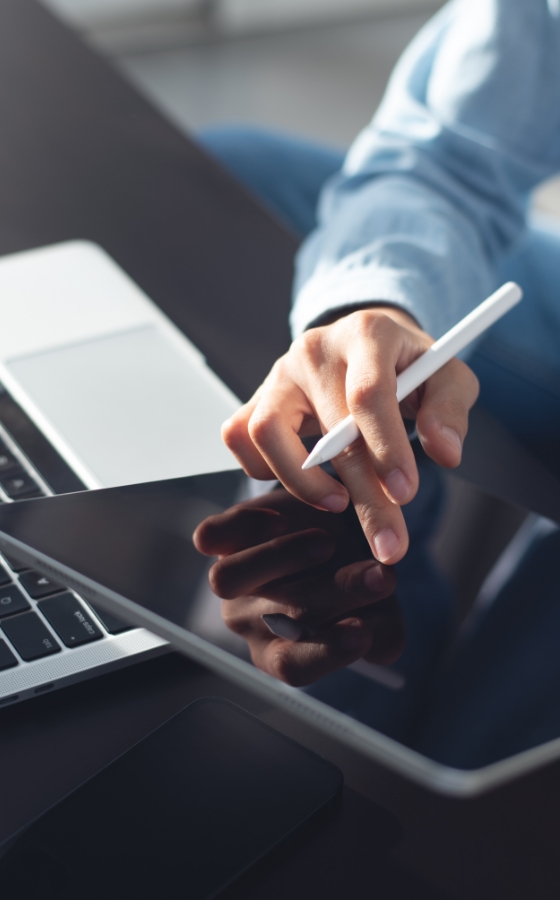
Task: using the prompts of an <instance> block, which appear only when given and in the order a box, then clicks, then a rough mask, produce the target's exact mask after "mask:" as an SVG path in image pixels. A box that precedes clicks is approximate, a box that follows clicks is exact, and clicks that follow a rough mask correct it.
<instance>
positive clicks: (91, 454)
mask: <svg viewBox="0 0 560 900" xmlns="http://www.w3.org/2000/svg"><path fill="white" fill-rule="evenodd" d="M7 367H8V369H9V370H10V372H11V373H12V375H13V376H14V377H15V378H16V379H17V381H18V382H19V384H20V385H21V387H22V388H23V389H24V390H25V392H26V394H27V395H28V396H29V398H30V399H31V400H32V401H33V402H34V404H35V406H36V407H37V408H38V409H39V410H40V411H41V412H42V413H43V415H44V416H45V417H46V418H47V419H48V421H49V422H50V424H51V425H52V426H53V427H54V429H55V430H56V431H57V432H58V434H59V435H60V437H61V438H62V440H63V441H64V443H65V444H66V445H67V446H68V447H69V448H70V449H71V450H73V451H74V453H75V454H76V455H77V456H78V457H79V458H80V460H81V461H82V462H83V463H84V464H85V465H86V466H87V468H88V469H89V470H90V472H91V473H92V474H93V475H94V476H95V478H96V479H97V481H98V482H99V484H100V485H101V486H104V487H113V486H117V485H122V484H134V483H137V482H142V481H157V480H159V479H164V478H177V477H181V476H183V475H195V474H198V473H200V472H212V471H218V470H220V469H231V468H233V467H234V466H235V465H236V464H235V460H234V458H233V457H232V456H231V455H230V453H229V451H228V450H227V449H226V448H225V447H224V445H223V443H222V441H221V438H220V426H221V424H222V422H223V421H224V419H226V418H227V417H228V416H230V415H231V414H232V412H233V410H234V409H235V408H236V406H237V402H236V400H235V398H234V396H233V395H232V394H231V393H230V392H229V390H228V389H227V388H226V387H225V385H223V383H222V382H221V381H220V380H219V379H218V378H217V376H216V375H214V373H213V372H212V371H211V370H210V369H209V368H208V367H207V366H204V365H203V364H202V363H197V362H193V361H192V360H191V359H190V358H189V357H188V355H186V354H185V355H183V353H182V352H181V349H180V348H179V347H178V346H175V345H174V344H173V343H172V342H171V341H170V340H168V339H167V338H166V337H165V335H163V334H162V333H161V332H160V331H158V330H157V328H155V327H153V326H148V327H145V328H139V329H137V330H134V331H128V332H125V333H122V334H117V335H111V336H109V337H106V336H104V337H101V338H97V339H94V340H90V341H85V342H83V343H79V344H74V345H72V346H68V347H62V348H58V349H56V350H48V351H46V352H41V353H37V354H34V355H32V356H27V357H20V358H19V359H15V360H10V361H9V362H8V363H7Z"/></svg>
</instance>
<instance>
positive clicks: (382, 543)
mask: <svg viewBox="0 0 560 900" xmlns="http://www.w3.org/2000/svg"><path fill="white" fill-rule="evenodd" d="M399 547H400V541H399V539H398V537H397V535H396V534H395V532H394V531H391V529H390V528H384V529H383V531H380V532H378V534H376V535H375V537H374V539H373V549H374V552H375V555H376V557H377V559H378V560H379V561H380V562H386V560H388V559H391V557H392V556H394V555H395V553H396V552H397V550H398V549H399Z"/></svg>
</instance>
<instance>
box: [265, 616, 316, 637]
mask: <svg viewBox="0 0 560 900" xmlns="http://www.w3.org/2000/svg"><path fill="white" fill-rule="evenodd" d="M261 619H262V620H263V622H264V624H265V625H266V626H267V628H268V629H269V630H270V631H271V632H272V634H274V635H276V637H280V638H285V639H286V640H287V641H299V640H301V638H302V637H303V636H304V634H305V633H306V631H307V629H306V628H305V626H304V625H300V624H299V623H298V622H294V620H293V619H290V617H289V616H284V615H283V614H282V613H277V614H276V615H274V614H270V615H265V616H261Z"/></svg>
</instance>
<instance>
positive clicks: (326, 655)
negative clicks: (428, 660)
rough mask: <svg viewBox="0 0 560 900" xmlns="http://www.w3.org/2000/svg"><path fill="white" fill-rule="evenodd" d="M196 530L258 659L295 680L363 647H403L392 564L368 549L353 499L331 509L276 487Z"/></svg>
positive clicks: (232, 617) (373, 652) (227, 611)
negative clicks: (341, 507)
mask: <svg viewBox="0 0 560 900" xmlns="http://www.w3.org/2000/svg"><path fill="white" fill-rule="evenodd" d="M193 540H194V542H195V546H196V547H197V549H198V550H199V551H200V552H201V553H204V554H206V555H207V556H218V557H219V559H218V561H217V562H216V563H215V564H214V565H213V566H212V568H211V569H210V573H209V579H210V584H211V587H212V590H213V591H214V592H215V593H216V594H217V595H218V596H219V597H221V598H222V599H223V600H224V601H225V602H224V603H223V605H222V615H223V618H224V621H225V623H226V625H227V626H228V627H229V628H230V629H231V630H232V631H234V632H236V633H237V634H240V635H242V637H244V638H245V640H246V641H247V643H248V644H249V648H250V651H251V657H252V659H253V662H254V663H255V665H256V666H257V667H258V668H259V669H262V670H263V671H265V672H268V673H269V674H270V675H273V676H275V677H276V678H279V679H280V680H281V681H285V682H287V683H288V684H291V685H294V686H301V685H304V684H309V683H311V682H312V681H315V680H316V679H318V678H321V677H322V676H324V675H327V674H328V673H330V672H333V671H334V670H336V669H339V668H342V667H343V666H347V665H350V663H353V662H355V661H356V660H357V659H360V658H361V657H365V659H366V660H368V661H369V662H375V663H378V664H382V665H383V664H389V663H392V662H394V661H395V660H396V659H398V657H399V656H400V654H401V652H402V650H403V647H404V626H403V620H402V615H401V612H400V609H399V606H398V603H397V600H396V598H395V597H394V596H391V595H392V594H393V591H394V589H395V584H396V578H395V574H394V572H393V570H392V569H391V568H390V567H387V566H383V565H381V564H380V563H378V562H377V561H376V560H375V559H374V558H373V557H372V555H371V551H370V549H369V546H368V543H367V541H366V539H365V537H364V534H363V531H362V529H361V527H360V525H359V522H358V519H357V516H356V514H355V513H354V511H353V509H352V508H350V509H349V510H347V511H346V512H345V513H343V514H341V515H336V516H335V515H332V514H331V513H326V512H321V511H319V510H316V509H313V508H312V507H311V506H308V505H307V504H305V503H302V502H301V501H300V500H297V499H296V498H295V497H293V496H292V495H291V494H289V493H288V492H287V491H285V490H276V491H272V492H271V493H269V494H267V495H266V496H264V497H258V498H256V499H254V500H250V501H247V502H245V503H240V504H239V505H237V506H234V507H232V508H231V509H229V510H227V511H226V512H225V513H223V514H221V515H215V516H210V517H209V518H207V519H205V521H204V522H202V523H201V524H200V525H199V526H198V528H197V529H196V531H195V534H194V536H193ZM263 616H266V617H267V618H268V621H269V623H270V626H271V628H274V631H275V634H274V633H272V631H271V628H269V627H268V626H267V624H266V621H263ZM286 616H288V617H289V619H286ZM280 634H282V635H283V636H279V635H280Z"/></svg>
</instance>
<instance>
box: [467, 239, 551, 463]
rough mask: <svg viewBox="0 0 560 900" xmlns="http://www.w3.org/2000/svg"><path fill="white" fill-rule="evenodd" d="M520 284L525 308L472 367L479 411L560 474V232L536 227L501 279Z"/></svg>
mask: <svg viewBox="0 0 560 900" xmlns="http://www.w3.org/2000/svg"><path fill="white" fill-rule="evenodd" d="M509 280H513V281H517V282H518V283H519V284H520V285H521V287H522V288H523V291H524V299H523V301H522V302H521V303H520V304H519V305H518V306H517V307H515V309H513V310H512V311H511V312H509V313H508V314H507V316H504V318H503V319H501V320H500V321H499V322H497V323H496V325H494V326H493V328H491V329H490V331H489V332H488V333H487V335H486V336H485V337H484V339H483V340H482V341H481V343H480V344H479V346H478V347H477V349H476V351H475V353H474V354H473V356H472V357H471V359H470V360H469V363H470V365H471V366H472V368H473V369H474V371H475V372H476V374H477V375H478V377H479V380H480V384H481V395H480V403H481V405H482V406H484V407H485V408H486V409H487V410H488V411H489V412H491V413H492V414H493V415H494V416H495V417H496V418H497V419H498V420H500V421H501V422H502V424H504V425H505V426H506V427H507V428H508V429H509V430H510V431H511V433H512V434H514V435H515V436H516V437H517V438H518V439H519V440H520V441H521V442H522V443H524V444H525V445H526V446H527V447H528V448H529V449H530V450H532V451H533V452H534V453H535V454H537V455H538V456H540V458H541V459H542V460H543V461H544V462H546V463H547V464H548V465H550V466H551V467H552V468H556V469H558V462H557V460H558V457H559V455H560V224H559V225H554V224H552V223H551V224H550V225H549V224H547V223H543V224H537V225H531V226H530V227H529V230H528V232H527V234H526V236H525V238H524V239H523V241H522V242H521V244H520V245H519V246H518V247H517V248H516V249H515V251H514V252H513V253H512V254H511V255H510V256H509V257H507V258H506V259H505V260H504V261H503V263H502V265H501V266H500V267H499V269H498V271H497V273H496V281H497V282H498V283H502V282H504V281H509Z"/></svg>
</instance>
